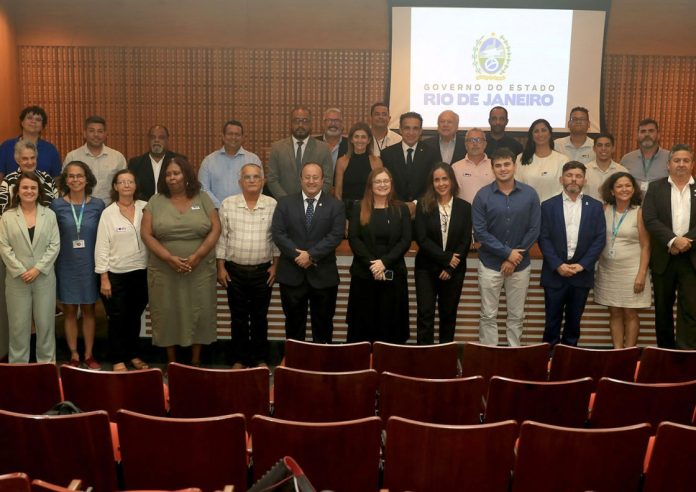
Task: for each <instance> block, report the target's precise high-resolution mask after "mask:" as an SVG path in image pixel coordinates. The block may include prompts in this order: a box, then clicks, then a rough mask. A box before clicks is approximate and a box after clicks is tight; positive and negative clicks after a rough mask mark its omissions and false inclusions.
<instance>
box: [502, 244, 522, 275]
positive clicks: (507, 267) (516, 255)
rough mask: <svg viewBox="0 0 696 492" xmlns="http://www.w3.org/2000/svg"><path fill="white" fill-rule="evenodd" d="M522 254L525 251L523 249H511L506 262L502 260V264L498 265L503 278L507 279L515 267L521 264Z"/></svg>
mask: <svg viewBox="0 0 696 492" xmlns="http://www.w3.org/2000/svg"><path fill="white" fill-rule="evenodd" d="M524 252H525V250H523V249H513V250H512V251H511V252H510V256H508V257H507V259H506V260H503V263H502V264H501V265H500V273H502V274H503V276H505V277H509V276H510V275H512V274H513V273H515V268H517V265H519V264H520V263H522V260H523V259H524Z"/></svg>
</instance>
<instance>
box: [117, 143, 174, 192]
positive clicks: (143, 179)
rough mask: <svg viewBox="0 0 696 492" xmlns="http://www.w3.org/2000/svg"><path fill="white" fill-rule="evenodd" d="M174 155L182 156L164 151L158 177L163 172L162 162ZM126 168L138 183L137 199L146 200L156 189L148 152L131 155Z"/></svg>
mask: <svg viewBox="0 0 696 492" xmlns="http://www.w3.org/2000/svg"><path fill="white" fill-rule="evenodd" d="M176 156H179V157H184V156H182V155H180V154H177V153H176V152H172V151H170V150H168V151H166V152H165V153H164V159H163V160H162V168H161V169H160V178H161V177H162V173H163V172H164V164H165V163H166V162H168V161H169V159H171V158H172V157H176ZM128 169H129V170H130V172H132V173H133V176H135V181H136V182H137V184H138V190H137V191H138V199H140V200H145V201H147V200H149V199H150V197H151V196H152V195H154V194H155V193H157V189H155V175H154V173H153V172H152V162H151V161H150V153H149V152H145V153H144V154H143V155H141V156H138V157H133V158H132V159H131V160H130V161H128Z"/></svg>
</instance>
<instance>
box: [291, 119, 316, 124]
mask: <svg viewBox="0 0 696 492" xmlns="http://www.w3.org/2000/svg"><path fill="white" fill-rule="evenodd" d="M310 121H312V120H310V119H309V118H293V119H292V122H293V123H295V124H297V125H306V124H307V123H309V122H310Z"/></svg>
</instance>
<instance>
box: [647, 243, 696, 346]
mask: <svg viewBox="0 0 696 492" xmlns="http://www.w3.org/2000/svg"><path fill="white" fill-rule="evenodd" d="M652 281H653V288H654V294H655V337H656V338H657V346H658V347H661V348H675V347H676V348H680V349H696V270H694V267H693V265H692V264H691V261H689V258H688V254H684V253H682V254H680V255H676V256H673V257H671V258H670V259H669V264H668V265H667V268H666V269H665V271H664V272H662V273H661V274H656V273H655V272H652ZM675 300H676V301H677V336H676V340H675V336H674V301H675Z"/></svg>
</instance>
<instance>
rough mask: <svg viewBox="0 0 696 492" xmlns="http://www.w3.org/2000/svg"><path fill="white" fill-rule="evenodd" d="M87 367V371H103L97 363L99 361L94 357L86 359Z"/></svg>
mask: <svg viewBox="0 0 696 492" xmlns="http://www.w3.org/2000/svg"><path fill="white" fill-rule="evenodd" d="M85 366H87V369H90V370H92V371H101V368H102V367H101V364H99V362H97V360H96V359H95V358H94V357H90V358H89V359H85Z"/></svg>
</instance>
